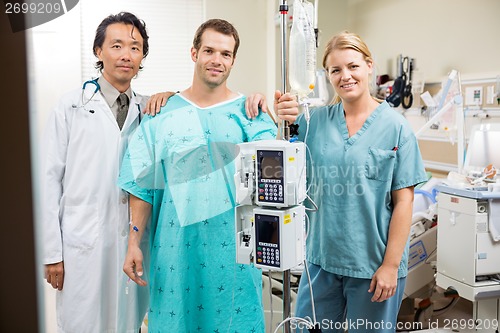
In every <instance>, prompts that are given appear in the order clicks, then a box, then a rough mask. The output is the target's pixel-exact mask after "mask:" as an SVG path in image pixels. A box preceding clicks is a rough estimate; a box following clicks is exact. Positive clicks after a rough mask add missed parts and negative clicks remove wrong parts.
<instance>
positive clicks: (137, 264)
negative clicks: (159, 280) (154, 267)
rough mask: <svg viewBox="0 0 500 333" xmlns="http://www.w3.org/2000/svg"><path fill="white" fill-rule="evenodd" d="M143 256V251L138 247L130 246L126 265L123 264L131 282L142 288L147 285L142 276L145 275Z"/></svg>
mask: <svg viewBox="0 0 500 333" xmlns="http://www.w3.org/2000/svg"><path fill="white" fill-rule="evenodd" d="M142 262H143V256H142V251H141V249H140V248H139V247H138V246H129V248H128V251H127V256H126V257H125V263H124V264H123V271H124V272H125V274H127V276H128V277H129V278H130V280H132V281H134V282H135V283H137V284H138V285H140V286H143V287H144V286H145V285H146V284H147V283H146V281H144V280H143V279H141V276H142V275H143V274H144V270H143V268H142Z"/></svg>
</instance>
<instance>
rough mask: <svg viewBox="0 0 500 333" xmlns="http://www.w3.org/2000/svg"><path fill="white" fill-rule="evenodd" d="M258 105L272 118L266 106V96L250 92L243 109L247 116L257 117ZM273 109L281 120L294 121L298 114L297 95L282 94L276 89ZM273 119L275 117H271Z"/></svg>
mask: <svg viewBox="0 0 500 333" xmlns="http://www.w3.org/2000/svg"><path fill="white" fill-rule="evenodd" d="M259 107H260V109H261V110H262V112H265V113H268V114H269V115H270V116H271V118H273V117H272V115H271V113H270V112H269V108H268V107H267V102H266V97H265V96H264V95H262V94H252V95H250V96H248V97H247V100H246V102H245V109H246V111H247V117H248V118H251V119H253V118H255V117H257V116H258V115H259ZM274 111H275V113H276V114H277V116H278V118H280V119H281V120H286V121H288V122H289V123H294V122H295V119H297V116H298V115H299V103H298V102H297V96H295V95H292V94H290V93H285V94H283V93H281V91H279V90H276V91H275V92H274ZM273 120H274V121H275V122H276V119H274V118H273Z"/></svg>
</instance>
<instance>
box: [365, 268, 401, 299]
mask: <svg viewBox="0 0 500 333" xmlns="http://www.w3.org/2000/svg"><path fill="white" fill-rule="evenodd" d="M397 286H398V267H393V266H389V265H382V266H380V267H379V268H378V269H377V271H376V272H375V274H373V277H372V281H371V283H370V289H368V292H369V293H373V296H372V299H371V301H372V302H383V301H385V300H386V299H389V298H391V297H392V296H394V294H395V292H396V287H397Z"/></svg>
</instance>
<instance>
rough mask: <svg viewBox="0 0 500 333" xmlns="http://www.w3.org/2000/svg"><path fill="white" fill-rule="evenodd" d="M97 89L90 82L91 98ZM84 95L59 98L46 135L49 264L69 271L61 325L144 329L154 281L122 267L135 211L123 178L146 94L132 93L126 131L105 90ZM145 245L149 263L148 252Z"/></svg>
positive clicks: (79, 332)
mask: <svg viewBox="0 0 500 333" xmlns="http://www.w3.org/2000/svg"><path fill="white" fill-rule="evenodd" d="M94 89H95V86H94V85H93V84H88V85H87V87H86V89H85V97H84V101H87V100H89V99H90V97H91V95H92V92H93V91H94ZM81 94H82V89H77V90H76V91H73V92H71V93H69V94H67V95H65V96H64V97H63V98H62V99H61V100H60V102H59V105H58V106H57V107H56V108H55V109H54V110H53V112H52V114H51V115H50V117H49V120H48V123H47V127H46V129H45V136H44V142H43V149H44V150H45V153H44V156H43V158H42V161H43V163H42V164H43V174H42V176H41V179H42V181H43V196H42V197H43V198H42V200H43V206H42V210H43V222H42V223H43V226H42V229H43V247H44V256H43V257H44V264H48V263H56V262H60V261H64V270H65V276H64V286H63V290H62V291H60V292H59V291H58V292H57V296H56V302H57V311H56V312H57V324H58V331H59V332H61V333H62V332H64V333H70V332H71V333H73V332H75V333H103V332H106V333H112V332H118V333H123V332H137V329H138V328H139V327H140V325H141V322H142V319H143V317H144V315H145V314H146V312H147V306H148V303H149V294H148V287H138V286H137V285H136V284H135V283H134V282H130V283H128V282H127V280H128V278H127V276H126V275H125V273H123V271H122V267H123V262H124V259H125V254H126V249H127V241H128V233H129V225H128V222H129V211H128V195H127V193H126V192H124V191H122V190H121V189H120V188H119V187H118V185H117V179H118V173H119V168H120V164H121V160H122V157H123V154H124V153H125V150H126V147H127V144H128V140H129V137H130V135H131V133H132V132H133V131H134V130H135V129H136V128H137V126H138V125H139V122H140V113H141V111H140V110H142V109H143V107H144V106H145V102H146V101H147V98H145V97H143V96H140V95H134V96H133V97H132V99H131V101H130V108H129V111H128V115H127V119H126V121H125V124H124V126H123V129H122V131H120V129H119V127H118V124H117V122H116V119H115V117H114V115H113V113H112V111H111V109H110V108H109V106H108V104H107V103H106V101H105V100H104V97H103V95H102V94H101V93H100V92H98V93H96V94H95V96H94V97H93V98H92V99H91V100H90V101H89V102H88V103H87V104H86V105H85V106H84V107H82V97H81ZM141 104H142V105H141ZM148 238H149V237H148V235H144V237H143V240H144V241H145V242H147V241H148ZM142 248H143V253H144V255H145V259H146V263H145V270H146V269H147V267H148V261H149V260H148V258H149V251H148V250H147V246H142ZM146 271H147V270H146ZM146 279H147V275H146Z"/></svg>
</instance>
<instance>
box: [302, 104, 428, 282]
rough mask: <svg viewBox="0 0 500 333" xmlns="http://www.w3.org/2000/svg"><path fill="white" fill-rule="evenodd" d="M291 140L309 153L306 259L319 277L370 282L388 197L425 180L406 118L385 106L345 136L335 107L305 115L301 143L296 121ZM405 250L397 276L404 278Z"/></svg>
mask: <svg viewBox="0 0 500 333" xmlns="http://www.w3.org/2000/svg"><path fill="white" fill-rule="evenodd" d="M297 123H298V124H299V132H300V133H299V139H300V140H302V141H305V142H306V144H307V146H308V147H309V152H310V156H311V157H312V158H308V179H307V181H308V187H309V192H308V193H309V196H310V197H311V198H312V199H313V200H314V202H315V203H316V204H317V206H318V210H317V211H315V212H309V213H308V215H309V219H310V226H309V230H310V231H309V235H308V238H307V260H308V261H310V262H312V263H314V264H316V265H320V266H321V267H322V268H323V269H324V270H326V271H328V272H331V273H334V274H339V275H344V276H350V277H355V278H366V279H371V278H372V276H373V274H374V273H375V271H376V270H377V269H378V268H379V267H380V265H381V264H382V261H383V258H384V254H385V249H386V245H387V239H388V234H389V222H390V219H391V216H392V212H393V204H392V195H391V191H395V190H399V189H402V188H405V187H410V186H414V185H416V184H418V183H421V182H424V181H426V180H427V175H426V173H425V169H424V165H423V162H422V158H421V155H420V150H419V148H418V144H417V140H416V137H415V135H414V134H413V131H412V129H411V127H410V126H409V124H408V122H407V121H406V119H405V118H404V117H403V116H401V115H400V114H399V113H397V112H396V111H395V110H393V109H392V108H391V107H390V106H389V105H388V104H387V103H386V102H385V101H384V102H383V103H381V104H380V105H379V106H378V107H377V109H375V110H374V111H373V112H372V114H371V115H370V116H369V117H368V119H367V120H366V121H365V123H364V125H363V127H362V128H361V129H360V130H359V131H358V132H357V133H356V134H355V135H353V136H352V137H349V134H348V130H347V125H346V122H345V116H344V109H343V105H342V104H341V103H340V104H335V105H328V106H325V107H320V108H315V109H313V110H312V111H311V118H310V124H309V131H308V137H307V138H305V134H306V127H307V125H306V120H305V118H304V117H303V116H302V115H301V116H299V118H298V119H297ZM407 261H408V245H407V246H406V249H405V251H404V254H403V257H402V259H401V263H400V266H399V270H398V277H404V276H406V275H407V272H408V264H407Z"/></svg>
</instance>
